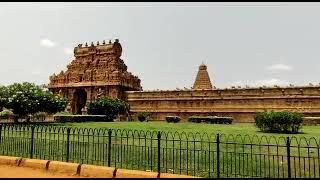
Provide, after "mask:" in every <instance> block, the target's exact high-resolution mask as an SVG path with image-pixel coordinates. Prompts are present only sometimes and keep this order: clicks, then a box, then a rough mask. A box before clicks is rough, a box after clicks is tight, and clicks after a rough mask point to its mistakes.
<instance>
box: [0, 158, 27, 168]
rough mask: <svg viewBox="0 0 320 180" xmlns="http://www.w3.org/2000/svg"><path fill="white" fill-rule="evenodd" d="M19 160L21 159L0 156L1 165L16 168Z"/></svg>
mask: <svg viewBox="0 0 320 180" xmlns="http://www.w3.org/2000/svg"><path fill="white" fill-rule="evenodd" d="M21 160H22V158H21V157H12V156H0V164H3V165H10V166H18V165H19V164H20V162H21Z"/></svg>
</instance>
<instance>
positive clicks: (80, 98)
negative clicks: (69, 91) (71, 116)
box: [73, 89, 87, 114]
mask: <svg viewBox="0 0 320 180" xmlns="http://www.w3.org/2000/svg"><path fill="white" fill-rule="evenodd" d="M86 101H87V92H86V91H85V90H84V89H77V90H76V92H75V93H74V108H73V113H75V114H82V112H81V110H82V108H84V106H85V105H86Z"/></svg>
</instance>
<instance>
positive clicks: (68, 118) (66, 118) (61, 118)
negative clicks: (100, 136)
mask: <svg viewBox="0 0 320 180" xmlns="http://www.w3.org/2000/svg"><path fill="white" fill-rule="evenodd" d="M53 118H54V120H55V121H56V122H58V123H65V122H87V121H96V122H112V121H113V120H110V118H108V116H105V115H54V116H53Z"/></svg>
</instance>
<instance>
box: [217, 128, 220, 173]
mask: <svg viewBox="0 0 320 180" xmlns="http://www.w3.org/2000/svg"><path fill="white" fill-rule="evenodd" d="M217 178H220V136H219V133H218V134H217Z"/></svg>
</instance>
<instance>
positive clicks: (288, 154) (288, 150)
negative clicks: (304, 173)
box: [287, 137, 291, 178]
mask: <svg viewBox="0 0 320 180" xmlns="http://www.w3.org/2000/svg"><path fill="white" fill-rule="evenodd" d="M290 159H291V158H290V138H289V137H287V162H288V178H291V162H290Z"/></svg>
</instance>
